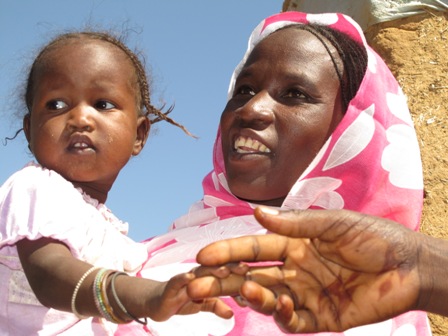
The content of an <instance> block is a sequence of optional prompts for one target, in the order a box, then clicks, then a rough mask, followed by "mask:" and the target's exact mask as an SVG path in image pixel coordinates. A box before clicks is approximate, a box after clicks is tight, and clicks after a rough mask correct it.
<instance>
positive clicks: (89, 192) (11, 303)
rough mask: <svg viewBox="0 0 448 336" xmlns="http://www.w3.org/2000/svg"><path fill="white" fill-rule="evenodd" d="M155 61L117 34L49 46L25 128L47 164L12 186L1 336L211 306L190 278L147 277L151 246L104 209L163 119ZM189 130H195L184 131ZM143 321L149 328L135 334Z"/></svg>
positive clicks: (38, 63) (3, 200)
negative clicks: (148, 66) (155, 96)
mask: <svg viewBox="0 0 448 336" xmlns="http://www.w3.org/2000/svg"><path fill="white" fill-rule="evenodd" d="M149 96H150V95H149V89H148V83H147V78H146V74H145V71H144V67H143V65H142V63H141V61H140V60H139V58H138V57H137V55H136V54H135V53H134V52H132V51H131V50H130V49H129V48H128V47H126V46H125V45H124V44H123V43H122V42H121V41H120V40H119V39H117V38H115V37H113V36H112V35H110V34H107V33H97V32H80V33H69V34H63V35H60V36H59V37H57V38H56V39H54V40H53V41H51V42H50V43H49V44H48V45H46V46H45V47H44V48H43V49H42V51H41V52H40V53H39V55H38V56H37V58H36V59H35V61H34V63H33V65H32V67H31V70H30V73H29V77H28V82H27V86H26V94H25V101H26V106H27V114H26V115H25V116H24V118H23V130H24V133H25V135H26V138H27V140H28V144H29V148H30V150H31V152H32V153H33V155H34V157H35V158H36V160H37V163H35V162H31V163H29V164H28V165H27V166H26V167H25V168H23V169H22V170H20V171H18V172H16V173H15V174H13V175H12V176H11V177H10V178H9V179H8V180H7V181H6V182H5V183H4V185H3V186H2V187H1V189H0V230H1V231H0V239H1V240H0V283H1V284H2V287H3V288H2V291H1V294H0V295H1V296H0V297H1V299H0V302H1V306H0V334H2V335H36V334H39V335H93V334H95V335H112V334H114V332H115V331H116V329H117V324H127V323H129V322H133V321H134V320H135V321H134V322H133V323H131V324H129V325H126V327H124V328H123V331H122V332H123V333H124V334H132V335H137V334H138V333H139V332H140V333H143V334H146V333H147V332H149V329H147V328H146V329H145V328H144V329H142V328H141V327H140V326H139V324H138V323H136V322H139V323H141V324H146V317H149V318H151V319H153V320H156V321H161V320H165V319H168V318H169V317H170V316H172V315H173V314H190V313H195V312H198V311H200V310H204V311H210V312H213V313H215V314H217V315H218V316H221V317H226V318H229V317H230V316H231V315H232V313H231V311H230V309H229V308H228V307H227V306H226V305H225V304H224V303H223V302H221V301H219V300H216V299H213V300H208V301H203V302H202V303H193V302H191V301H190V300H189V299H188V296H187V294H186V287H185V286H186V284H188V282H189V281H190V280H191V279H192V278H193V277H194V276H193V275H192V274H190V273H184V274H180V275H177V276H174V277H173V278H172V279H170V280H169V281H167V282H158V281H152V280H147V279H140V278H136V277H132V276H127V275H128V274H135V273H136V271H138V270H139V268H140V267H141V264H142V263H143V262H144V261H145V260H146V258H147V251H146V248H145V247H144V246H143V245H141V244H139V243H136V242H133V241H132V240H131V239H129V238H127V237H126V235H125V234H126V232H127V224H126V223H123V222H121V221H120V220H119V219H118V218H116V217H115V216H114V215H113V214H112V213H111V212H110V210H109V209H108V208H107V207H106V206H105V205H104V203H105V202H106V199H107V195H108V193H109V190H110V189H111V187H112V185H113V183H114V181H115V179H116V178H117V176H118V174H119V172H120V171H121V169H122V168H123V167H124V165H126V163H127V162H128V161H129V159H130V158H131V157H132V156H135V155H138V154H139V153H140V152H141V151H142V149H143V147H144V145H145V142H146V139H147V136H148V132H149V130H150V126H151V120H150V119H149V117H150V116H151V117H153V120H152V122H155V121H159V120H165V121H168V122H170V123H171V124H174V125H176V126H179V127H181V128H182V129H184V128H183V126H181V125H179V124H177V123H176V122H174V121H173V120H172V119H170V118H168V117H167V115H166V114H167V113H163V112H161V111H159V110H158V109H156V108H155V107H153V106H152V105H151V103H150V99H149ZM184 130H185V129H184ZM133 326H139V328H138V330H134V329H133Z"/></svg>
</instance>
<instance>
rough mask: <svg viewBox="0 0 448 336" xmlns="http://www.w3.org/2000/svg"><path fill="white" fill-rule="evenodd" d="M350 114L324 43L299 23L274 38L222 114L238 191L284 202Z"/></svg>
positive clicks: (258, 51)
mask: <svg viewBox="0 0 448 336" xmlns="http://www.w3.org/2000/svg"><path fill="white" fill-rule="evenodd" d="M326 42H327V41H326ZM327 44H328V45H329V46H330V52H331V53H332V55H333V57H334V58H335V59H336V61H337V62H338V63H342V62H341V60H340V58H339V56H338V54H337V52H336V50H335V49H334V48H333V47H332V46H331V45H330V44H329V43H327ZM343 115H344V111H343V110H342V103H341V96H340V83H339V80H338V77H337V74H336V70H335V69H334V66H333V63H332V60H331V57H330V55H329V53H328V52H327V50H326V49H325V47H324V45H323V44H322V42H320V41H319V40H318V39H317V38H316V37H315V36H314V35H313V34H311V33H310V32H307V31H304V30H298V29H294V28H292V27H291V28H287V29H283V30H279V31H277V32H274V33H273V34H271V35H269V36H268V37H266V38H265V39H264V40H263V41H261V42H260V43H259V44H258V45H257V46H256V47H255V48H254V50H253V51H252V53H251V54H250V56H249V58H248V60H247V62H246V64H245V66H244V67H243V69H242V71H241V73H240V74H239V76H238V78H237V79H236V83H235V89H234V92H233V96H232V97H231V99H230V100H229V102H228V103H227V105H226V107H225V109H224V112H223V113H222V116H221V136H222V150H223V155H224V162H225V168H226V174H227V179H228V183H229V187H230V190H231V191H232V193H233V194H234V195H236V196H237V197H239V198H241V199H245V200H249V201H252V202H254V203H259V204H265V205H273V206H280V205H281V203H282V202H283V200H284V198H285V197H286V195H287V194H288V192H289V190H290V189H291V187H292V186H293V185H294V183H295V182H296V181H297V179H298V178H299V177H300V175H301V174H302V173H303V171H304V170H305V169H306V168H307V166H308V165H309V164H310V163H311V161H312V160H313V158H314V157H315V156H316V154H317V153H318V151H319V150H320V149H321V148H322V146H323V144H324V143H325V141H326V140H327V139H328V137H329V136H330V134H331V133H332V132H333V130H334V129H335V128H336V126H337V125H338V124H339V122H340V121H341V119H342V117H343Z"/></svg>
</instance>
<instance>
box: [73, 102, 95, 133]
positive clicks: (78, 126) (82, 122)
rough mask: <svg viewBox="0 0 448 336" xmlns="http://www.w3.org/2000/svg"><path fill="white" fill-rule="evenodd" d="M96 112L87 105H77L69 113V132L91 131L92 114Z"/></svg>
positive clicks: (92, 124)
mask: <svg viewBox="0 0 448 336" xmlns="http://www.w3.org/2000/svg"><path fill="white" fill-rule="evenodd" d="M95 112H96V110H95V109H94V108H93V107H92V106H89V105H86V104H79V105H76V106H74V107H73V108H72V109H71V110H70V112H69V118H68V122H67V126H68V127H69V128H70V129H71V130H86V131H91V130H92V129H93V128H94V125H95V123H94V113H95Z"/></svg>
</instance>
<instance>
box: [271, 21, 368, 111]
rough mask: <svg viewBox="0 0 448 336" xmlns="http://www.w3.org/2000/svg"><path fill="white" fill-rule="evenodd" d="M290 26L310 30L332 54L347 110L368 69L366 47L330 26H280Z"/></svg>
mask: <svg viewBox="0 0 448 336" xmlns="http://www.w3.org/2000/svg"><path fill="white" fill-rule="evenodd" d="M288 28H294V29H300V30H305V31H308V32H310V33H311V34H313V35H314V36H315V37H316V38H317V39H318V40H319V41H320V42H321V43H322V44H323V46H324V47H325V49H326V50H327V52H328V54H329V55H330V57H331V60H332V62H333V66H334V68H335V70H336V74H337V76H338V79H339V83H340V85H341V94H342V105H343V108H344V110H347V107H348V105H349V103H350V100H352V99H353V97H354V96H355V95H356V92H357V91H358V89H359V86H360V85H361V82H362V79H363V78H364V75H365V72H366V70H367V50H366V49H365V47H364V46H363V45H361V44H360V43H359V42H357V41H355V40H353V39H352V38H351V37H350V36H348V35H347V34H344V33H342V32H340V31H338V30H335V29H332V28H330V27H328V26H322V25H316V24H295V25H291V26H286V27H283V28H280V29H279V30H282V29H288ZM328 43H330V44H331V45H332V46H333V47H334V48H335V49H336V51H337V52H338V54H339V57H340V58H341V60H342V64H343V67H342V68H341V66H340V64H338V63H339V62H338V61H337V60H336V59H335V57H334V55H333V54H332V53H331V52H330V48H329V46H328Z"/></svg>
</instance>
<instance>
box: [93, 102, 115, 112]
mask: <svg viewBox="0 0 448 336" xmlns="http://www.w3.org/2000/svg"><path fill="white" fill-rule="evenodd" d="M115 107H116V106H115V105H114V104H112V103H111V102H108V101H107V100H100V101H98V102H96V104H95V108H96V109H98V110H111V109H113V108H115Z"/></svg>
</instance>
